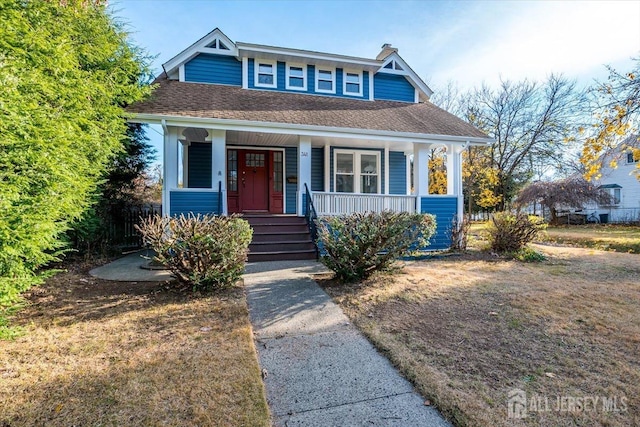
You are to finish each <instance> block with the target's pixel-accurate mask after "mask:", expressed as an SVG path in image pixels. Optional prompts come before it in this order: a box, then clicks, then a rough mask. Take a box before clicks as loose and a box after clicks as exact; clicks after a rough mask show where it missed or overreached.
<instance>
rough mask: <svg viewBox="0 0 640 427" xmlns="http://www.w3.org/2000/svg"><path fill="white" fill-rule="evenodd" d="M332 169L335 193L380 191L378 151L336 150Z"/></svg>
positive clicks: (372, 192)
mask: <svg viewBox="0 0 640 427" xmlns="http://www.w3.org/2000/svg"><path fill="white" fill-rule="evenodd" d="M334 170H335V177H334V180H335V181H334V188H335V191H336V192H337V193H364V194H378V193H380V153H378V152H376V151H346V150H336V151H335V155H334Z"/></svg>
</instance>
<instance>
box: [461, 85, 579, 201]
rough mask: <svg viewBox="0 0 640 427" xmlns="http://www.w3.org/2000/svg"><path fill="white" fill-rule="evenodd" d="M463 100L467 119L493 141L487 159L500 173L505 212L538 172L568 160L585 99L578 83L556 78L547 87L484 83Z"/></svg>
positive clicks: (499, 193)
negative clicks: (567, 147) (567, 145)
mask: <svg viewBox="0 0 640 427" xmlns="http://www.w3.org/2000/svg"><path fill="white" fill-rule="evenodd" d="M464 102H465V103H466V111H465V114H464V115H465V116H466V118H467V119H468V120H469V121H470V122H471V123H473V124H474V125H476V126H477V127H479V128H480V129H482V130H484V131H485V132H487V134H489V136H491V137H493V138H494V139H495V142H494V143H493V144H491V146H489V147H487V148H485V149H484V152H483V156H484V157H485V159H486V163H487V167H489V168H492V169H494V170H497V171H498V183H497V185H496V186H495V191H496V196H498V197H499V198H500V199H501V202H500V204H499V206H498V207H499V208H500V209H505V207H506V205H507V204H508V203H509V201H510V200H511V199H512V198H513V197H514V196H515V194H517V191H518V189H519V188H521V187H522V186H523V185H524V184H525V183H526V182H528V181H529V180H530V179H531V178H532V177H533V176H534V174H535V171H536V168H537V169H538V170H540V165H545V166H548V165H551V166H552V167H556V166H557V165H560V164H561V163H562V162H563V161H564V153H565V147H564V144H565V143H566V142H567V141H572V140H573V139H572V138H573V136H574V135H575V133H576V132H577V128H578V127H579V126H580V125H581V120H580V119H581V117H583V116H582V113H583V106H584V103H583V102H584V96H583V94H582V93H580V92H578V91H577V90H576V87H575V82H573V81H570V80H568V79H566V78H564V77H562V76H559V75H553V74H552V75H551V76H549V78H547V80H546V81H545V82H544V83H537V82H530V81H528V80H523V81H520V82H511V81H502V82H501V84H500V86H499V87H498V88H497V89H493V88H490V87H488V86H486V85H483V86H482V87H481V88H480V89H476V90H475V91H472V93H471V94H470V95H469V96H468V97H467V98H466V100H465V101H464Z"/></svg>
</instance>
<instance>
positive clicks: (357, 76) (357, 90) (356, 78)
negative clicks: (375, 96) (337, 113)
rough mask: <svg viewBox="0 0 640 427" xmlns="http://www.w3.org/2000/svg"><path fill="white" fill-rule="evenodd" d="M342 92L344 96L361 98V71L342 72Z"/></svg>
mask: <svg viewBox="0 0 640 427" xmlns="http://www.w3.org/2000/svg"><path fill="white" fill-rule="evenodd" d="M343 82H344V83H343V87H342V92H343V93H344V94H345V95H353V96H362V71H359V72H354V71H346V70H345V71H344V79H343Z"/></svg>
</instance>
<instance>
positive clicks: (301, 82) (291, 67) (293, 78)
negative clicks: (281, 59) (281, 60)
mask: <svg viewBox="0 0 640 427" xmlns="http://www.w3.org/2000/svg"><path fill="white" fill-rule="evenodd" d="M287 89H290V90H307V66H306V65H297V64H287Z"/></svg>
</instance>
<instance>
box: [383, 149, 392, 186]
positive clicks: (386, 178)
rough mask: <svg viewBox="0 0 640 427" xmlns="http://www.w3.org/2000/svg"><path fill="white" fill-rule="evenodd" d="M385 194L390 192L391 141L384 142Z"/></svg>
mask: <svg viewBox="0 0 640 427" xmlns="http://www.w3.org/2000/svg"><path fill="white" fill-rule="evenodd" d="M383 176H384V194H389V177H390V176H391V174H390V173H389V143H388V142H387V143H385V144H384V175H383Z"/></svg>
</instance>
